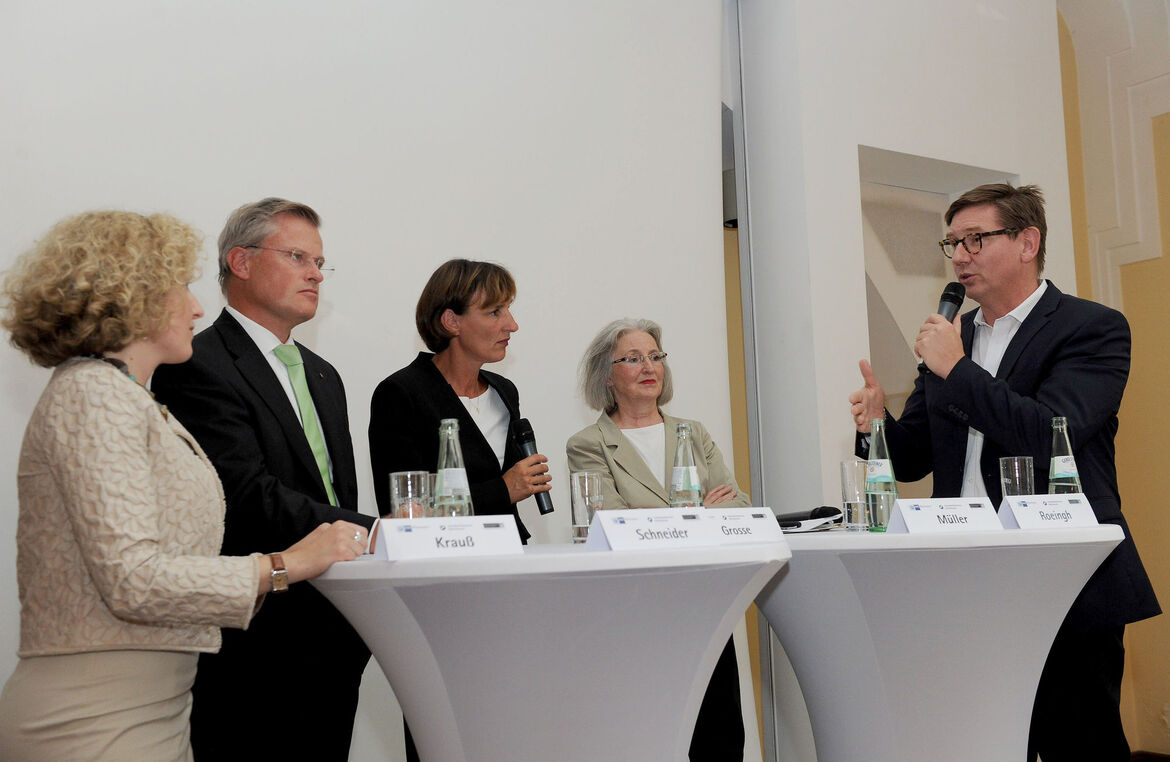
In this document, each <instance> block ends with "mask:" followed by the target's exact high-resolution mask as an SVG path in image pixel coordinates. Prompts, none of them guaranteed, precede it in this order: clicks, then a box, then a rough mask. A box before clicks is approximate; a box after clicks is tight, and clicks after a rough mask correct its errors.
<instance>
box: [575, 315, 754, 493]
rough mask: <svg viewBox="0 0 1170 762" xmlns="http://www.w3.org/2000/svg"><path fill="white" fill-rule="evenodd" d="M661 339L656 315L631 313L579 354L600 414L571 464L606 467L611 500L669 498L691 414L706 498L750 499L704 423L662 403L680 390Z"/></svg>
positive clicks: (585, 388)
mask: <svg viewBox="0 0 1170 762" xmlns="http://www.w3.org/2000/svg"><path fill="white" fill-rule="evenodd" d="M661 345H662V328H660V327H659V325H658V324H657V323H655V322H653V321H652V320H641V319H639V320H635V319H631V318H623V319H622V320H615V321H613V322H612V323H610V324H609V325H607V326H606V327H605V328H603V329H601V332H600V333H599V334H597V337H596V338H594V339H593V341H592V343H590V345H589V348H588V349H586V350H585V356H584V357H583V358H582V359H581V366H580V375H581V391H582V393H583V395H584V397H585V401H586V402H587V403H588V404H589V406H590V407H592V408H593V409H595V410H600V411H601V415H600V416H598V418H597V422H596V423H594V424H592V425H590V426H587V427H586V428H584V429H582V430H581V431H578V432H577V433H576V434H574V435H573V436H572V437H571V438H570V439H569V443H568V446H567V448H566V450H567V452H568V456H569V470H570V471H598V472H600V473H601V475H602V485H603V490H604V492H605V496H604V500H605V507H606V508H655V507H663V506H666V505H667V504H668V501H669V491H670V484H669V481H668V480H666V479H665V478H664V477H665V476H666V475H667V474H668V473H670V469H671V467H672V466H673V465H674V450H675V444H676V441H677V439H676V431H677V430H678V424H679V423H684V422H685V423H689V424H690V425H691V433H692V437H693V440H694V444H695V456H696V457H695V464H696V465H697V466H698V469H699V477H700V479H701V481H702V483H703V487H704V488H705V489H706V492H705V493H704V494H705V497H704V498H703V505H720V506H723V507H726V508H731V507H739V506H747V505H751V499H750V498H749V497H748V496H747V494H745V493H744V492H743V491H742V490H740V488H739V485H737V484H736V483H735V475H734V474H732V473H731V471H730V470H729V469H728V468H727V466H726V465H725V464H724V462H723V455H722V454H721V453H720V452H719V448H718V447H717V446H716V445H715V442H714V440H712V439H711V436H710V434H708V433H707V429H706V428H704V427H703V424H701V423H699V422H698V421H691V420H687V419H685V418H675V417H674V416H672V415H667V414H665V413H663V412H662V409H661V408H660V407H659V406H660V405H664V404H666V403H667V402H669V401H670V400H671V397H673V396H674V386H673V381H672V378H671V373H670V366H669V365H667V364H666V353H665V352H663V351H662V349H661Z"/></svg>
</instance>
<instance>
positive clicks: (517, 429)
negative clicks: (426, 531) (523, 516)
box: [512, 286, 962, 516]
mask: <svg viewBox="0 0 1170 762" xmlns="http://www.w3.org/2000/svg"><path fill="white" fill-rule="evenodd" d="M959 288H962V286H959ZM512 438H513V439H514V440H515V441H516V446H517V447H519V448H520V451H521V452H522V453H524V457H525V458H527V457H528V456H529V455H535V454H536V434H534V433H532V424H531V423H529V422H528V419H527V418H518V419H516V420H515V421H513V422H512ZM533 497H535V498H536V507H537V509H538V510H539V511H540V514H541V515H542V516H543V515H545V514H549V513H552V512H553V504H552V498H551V497H549V496H548V493H547V492H537V493H536V494H535V495H533Z"/></svg>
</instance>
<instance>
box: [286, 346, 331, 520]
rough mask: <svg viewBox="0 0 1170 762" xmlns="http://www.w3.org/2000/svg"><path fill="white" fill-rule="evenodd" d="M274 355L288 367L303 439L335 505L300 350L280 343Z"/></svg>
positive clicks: (322, 437)
mask: <svg viewBox="0 0 1170 762" xmlns="http://www.w3.org/2000/svg"><path fill="white" fill-rule="evenodd" d="M272 351H273V352H275V353H276V357H277V359H278V360H280V361H281V362H282V363H284V364H285V366H286V367H287V368H288V380H289V381H290V382H292V388H293V394H295V395H296V398H297V407H298V408H300V410H301V426H303V427H304V429H305V439H307V440H309V447H310V448H312V450H313V458H314V459H315V460H316V461H317V470H318V471H320V472H321V481H323V482H325V491H326V492H327V493H329V502H330V503H331V504H333V505H337V495H336V494H334V492H333V482H332V480H331V479H330V478H329V458H328V457H327V456H326V453H325V437H324V436H323V435H322V434H321V425H320V424H319V423H318V422H317V413H316V412H314V410H313V398H312V397H311V396H309V385H308V384H307V383H305V361H304V360H302V359H301V350H300V348H299V347H297V345H295V344H281V345H280V346H278V347H277V348H276V349H274V350H272Z"/></svg>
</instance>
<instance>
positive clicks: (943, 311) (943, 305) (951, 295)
mask: <svg viewBox="0 0 1170 762" xmlns="http://www.w3.org/2000/svg"><path fill="white" fill-rule="evenodd" d="M966 296H967V289H966V287H964V286H963V284H962V283H958V282H954V281H952V282H951V283H948V284H947V285H946V288H944V289H943V292H942V296H940V297H939V298H938V314H940V315H942V316H943V317H945V318H946V319H947V321H948V322H950V321H952V320H954V319H955V315H958V314H959V308H960V307H962V306H963V299H964V298H965V297H966ZM918 369H919V370H926V363H924V362H923V361H922V360H919V361H918Z"/></svg>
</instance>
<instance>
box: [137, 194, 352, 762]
mask: <svg viewBox="0 0 1170 762" xmlns="http://www.w3.org/2000/svg"><path fill="white" fill-rule="evenodd" d="M319 225H320V218H319V217H318V216H317V213H316V212H315V211H313V210H312V209H311V208H309V207H307V206H305V205H303V204H298V203H295V202H291V201H286V200H284V199H278V198H267V199H264V200H263V201H259V202H256V203H253V204H246V205H244V206H242V207H240V208H239V209H237V210H236V211H235V212H233V213H232V215H231V216H230V217H229V218H228V221H227V223H226V225H225V226H224V230H223V232H222V233H221V234H220V238H219V279H220V285H221V287H222V289H223V292H224V294H225V296H226V297H227V302H228V306H227V308H226V309H225V310H224V311H223V312H222V313H221V314H220V316H219V318H218V319H217V320H216V321H215V323H214V324H213V325H212V326H211V327H209V328H207V329H206V330H204V331H202V332H200V333H199V335H198V336H196V337H195V341H194V355H193V356H192V358H191V360H190V361H188V362H187V363H184V364H182V365H170V366H166V368H165V369H164V370H163V371H162V372H160V373H155V375H154V381H153V384H152V388H153V390H154V392H155V394H156V396H157V398H158V400H159V402H161V403H163V404H165V405H167V407H168V408H170V410H171V412H173V413H174V414H175V415H176V416H178V419H179V421H180V422H182V424H183V425H184V426H186V427H187V429H189V430H190V431H191V433H192V434H194V435H195V438H196V439H197V440H198V442H199V444H200V445H201V446H202V447H203V449H204V450H205V451H206V452H207V455H208V456H209V457H210V458H211V461H212V463H214V464H215V468H216V471H217V472H218V473H219V477H220V479H221V481H222V482H223V488H224V496H225V499H226V501H227V514H226V518H225V532H224V542H223V552H224V553H225V554H228V555H246V554H248V553H252V552H256V551H262V550H268V549H272V548H281V547H286V546H288V545H290V544H292V543H294V542H296V541H297V539H299V538H300V537H303V536H304V535H305V534H307V533H308V532H309V531H311V530H312V529H313V528H315V527H316V526H317V525H318V524H320V523H322V522H330V521H335V520H338V519H344V520H346V521H351V522H354V523H357V524H361V525H363V526H365V527H366V528H367V529H369V528H371V527H372V526H373V523H374V519H373V518H372V517H369V516H364V515H362V514H359V513H358V512H357V508H358V499H357V475H356V468H355V465H354V456H353V446H352V444H351V442H350V436H349V423H348V412H347V408H346V401H345V389H344V387H343V386H342V383H341V378H340V376H338V374H337V371H336V370H335V369H334V368H333V366H331V365H330V364H329V363H327V362H326V361H325V360H323V359H321V358H320V357H318V356H317V355H316V354H314V353H313V352H311V351H309V350H308V349H307V348H306V347H304V346H301V345H300V344H295V343H293V342H292V341H291V339H290V334H291V331H292V329H293V328H294V327H295V326H297V325H299V324H301V323H303V322H305V321H307V320H309V319H311V318H312V317H313V316H314V315H315V314H316V312H317V303H318V300H319V298H320V291H319V289H320V285H321V282H322V280H323V279H324V277H325V273H326V272H328V269H327V268H325V260H324V257H323V253H322V252H323V246H322V242H321V236H320V233H319V232H318V227H319ZM298 366H299V367H298ZM274 574H275V572H274ZM278 582H279V581H278V580H276V579H275V577H274V594H271V595H269V596H268V597H267V599H266V600H265V602H264V605H263V607H262V608H261V609H260V611H259V613H257V615H256V617H255V618H254V619H253V620H252V623H251V625H250V626H249V628H248V629H247V630H232V629H225V630H224V632H223V647H222V649H221V650H220V652H219V653H218V654H203V655H202V656H201V657H200V659H199V670H198V673H197V676H196V679H195V685H194V689H193V695H194V705H193V708H192V714H191V741H192V747H193V750H194V752H195V756H196V759H203V760H219V759H245V758H248V759H286V760H294V759H312V760H336V761H337V762H345V760H347V759H348V757H349V744H350V737H351V735H352V732H353V720H354V714H355V712H356V708H357V699H358V686H359V684H360V681H361V675H362V672H363V670H364V669H365V665H366V662H367V661H368V659H369V655H370V653H369V650H368V649H367V648H366V646H365V644H364V643H363V642H362V640H361V638H360V637H358V635H357V633H356V632H354V630H353V628H352V627H350V625H349V623H348V622H346V621H345V619H344V618H343V617H342V616H341V615H340V614H339V613H338V612H337V610H336V609H334V608H333V607H332V606H331V605H330V604H329V602H328V601H326V600H325V598H324V597H323V596H321V594H320V593H318V592H317V591H316V590H315V589H313V588H312V587H311V586H310V585H308V584H304V583H300V584H296V585H293V586H291V587H288V589H287V592H275V591H276V590H279V589H280V587H281V585H279V584H278ZM284 586H286V587H287V582H286V583H285V585H284ZM261 727H263V728H264V730H259V728H261Z"/></svg>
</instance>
